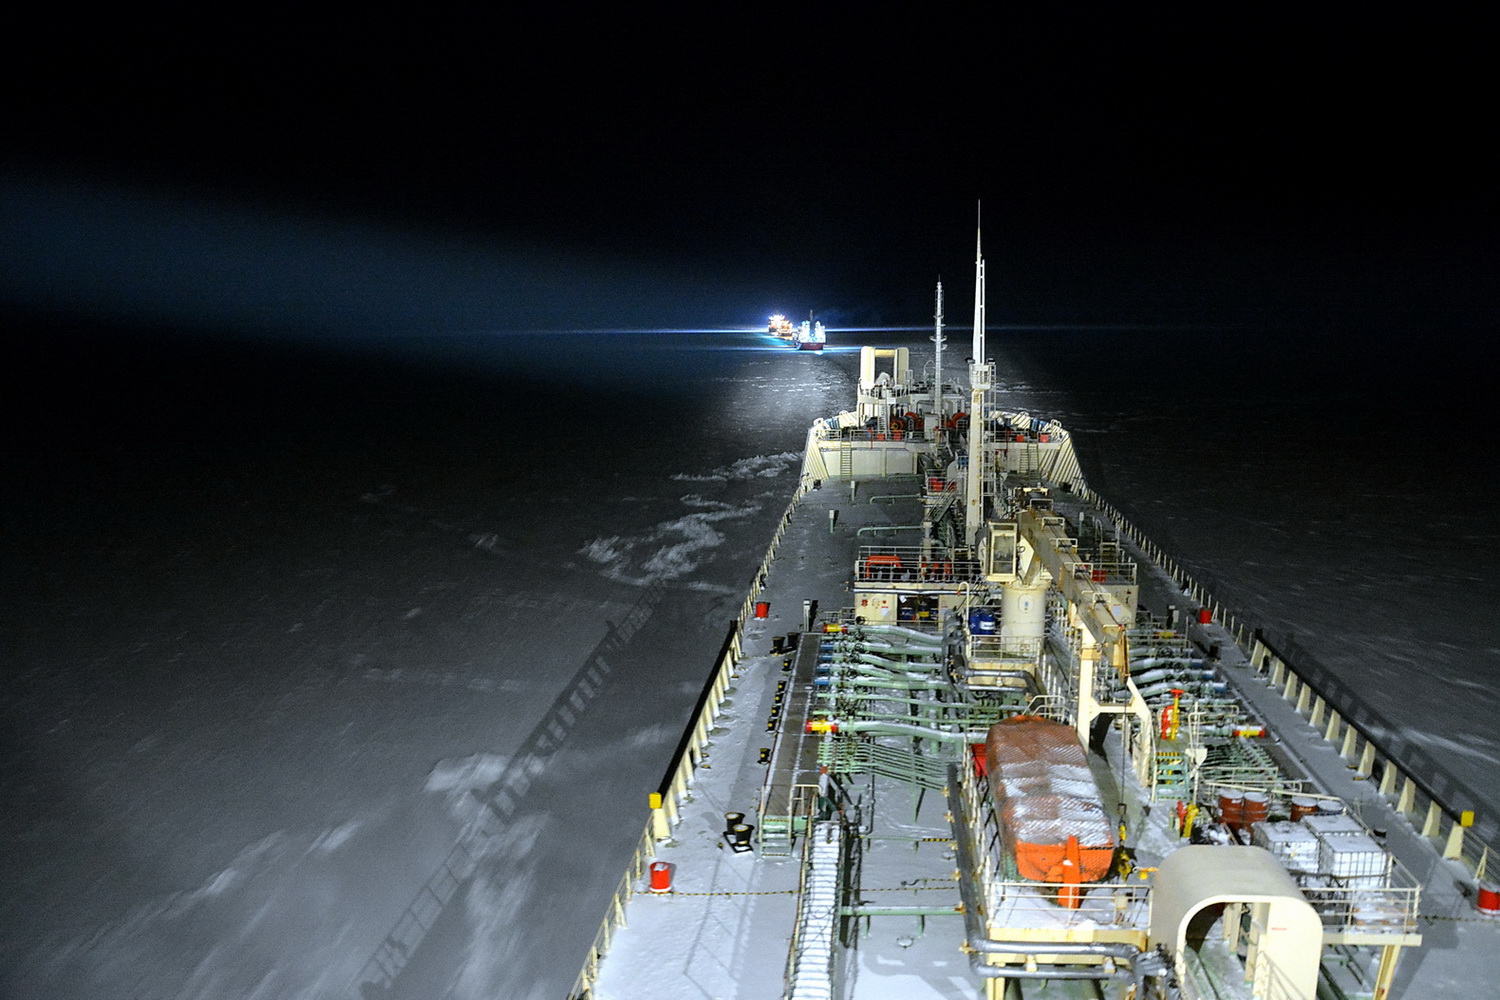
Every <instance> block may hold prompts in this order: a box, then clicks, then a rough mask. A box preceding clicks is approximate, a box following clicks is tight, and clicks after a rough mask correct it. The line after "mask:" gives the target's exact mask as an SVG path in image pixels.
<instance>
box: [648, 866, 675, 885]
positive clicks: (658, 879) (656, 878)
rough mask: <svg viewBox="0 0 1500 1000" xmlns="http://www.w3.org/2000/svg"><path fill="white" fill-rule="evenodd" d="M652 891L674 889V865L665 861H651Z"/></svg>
mask: <svg viewBox="0 0 1500 1000" xmlns="http://www.w3.org/2000/svg"><path fill="white" fill-rule="evenodd" d="M651 891H652V892H671V891H672V866H671V865H669V864H667V863H666V862H665V861H653V862H651Z"/></svg>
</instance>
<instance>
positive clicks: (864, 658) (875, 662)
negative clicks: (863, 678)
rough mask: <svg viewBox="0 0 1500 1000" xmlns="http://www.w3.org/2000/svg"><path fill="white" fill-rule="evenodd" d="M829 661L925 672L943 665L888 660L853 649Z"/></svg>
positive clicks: (940, 667) (938, 668)
mask: <svg viewBox="0 0 1500 1000" xmlns="http://www.w3.org/2000/svg"><path fill="white" fill-rule="evenodd" d="M829 662H831V663H834V664H853V663H865V664H868V665H870V666H872V667H882V668H884V669H886V670H916V671H920V672H924V673H931V672H933V671H935V670H940V669H942V666H943V665H942V664H941V663H931V662H928V663H923V662H919V661H912V660H906V661H902V660H888V659H886V658H885V657H884V656H876V655H875V654H874V653H856V652H854V651H853V650H849V651H846V652H844V653H842V654H840V655H838V656H836V657H835V658H834V659H833V660H831V661H829Z"/></svg>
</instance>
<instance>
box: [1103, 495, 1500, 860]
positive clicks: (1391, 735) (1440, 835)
mask: <svg viewBox="0 0 1500 1000" xmlns="http://www.w3.org/2000/svg"><path fill="white" fill-rule="evenodd" d="M1079 493H1080V495H1081V496H1082V497H1083V498H1084V499H1085V500H1088V501H1089V502H1091V503H1093V504H1094V505H1095V506H1096V507H1098V508H1099V509H1100V510H1101V511H1103V512H1104V513H1105V515H1106V516H1108V517H1109V518H1110V519H1111V520H1112V521H1113V522H1114V523H1115V526H1116V527H1117V528H1118V529H1119V530H1120V531H1121V532H1122V533H1124V534H1125V535H1127V536H1129V538H1130V539H1131V541H1132V542H1134V543H1135V545H1136V547H1137V548H1138V549H1139V550H1140V551H1141V552H1142V554H1144V555H1145V556H1146V557H1147V558H1148V559H1150V560H1152V561H1153V562H1154V563H1155V564H1156V565H1157V566H1158V567H1160V568H1161V569H1162V570H1164V571H1165V572H1167V573H1168V574H1169V575H1170V576H1171V578H1172V580H1173V582H1174V583H1175V584H1176V585H1178V586H1180V587H1182V589H1183V591H1184V593H1186V594H1188V595H1189V596H1191V597H1192V599H1193V600H1194V601H1196V602H1197V603H1198V604H1199V605H1200V606H1201V607H1202V608H1203V609H1204V610H1206V611H1208V612H1209V617H1210V619H1211V620H1212V621H1213V622H1216V623H1218V624H1219V625H1220V626H1221V627H1223V628H1224V630H1225V631H1226V632H1228V634H1229V637H1230V638H1231V639H1232V640H1233V641H1234V642H1235V643H1236V644H1237V645H1238V646H1239V647H1240V648H1241V649H1242V650H1244V652H1245V654H1246V656H1247V657H1248V659H1249V661H1250V664H1251V666H1252V668H1253V669H1255V671H1256V672H1257V673H1258V674H1260V675H1262V676H1266V677H1267V679H1268V680H1270V681H1271V683H1272V684H1273V685H1275V686H1277V687H1279V688H1280V690H1281V694H1282V697H1283V698H1285V699H1286V700H1287V701H1289V702H1292V703H1293V704H1294V705H1295V707H1296V709H1297V711H1298V713H1299V714H1302V715H1304V716H1305V717H1306V718H1307V719H1308V721H1309V723H1311V724H1312V725H1313V726H1314V727H1320V728H1322V729H1323V737H1324V739H1325V740H1326V741H1327V742H1329V743H1332V744H1334V745H1335V747H1337V748H1338V751H1339V753H1340V755H1341V756H1343V757H1344V759H1345V760H1347V761H1349V762H1350V764H1351V765H1353V766H1354V768H1355V770H1356V773H1357V774H1359V775H1360V776H1361V777H1364V778H1371V779H1376V780H1377V781H1378V783H1379V791H1380V795H1381V796H1382V797H1384V798H1387V799H1392V800H1394V801H1393V803H1392V804H1393V806H1394V808H1395V811H1396V812H1397V813H1399V814H1400V815H1401V816H1403V817H1404V818H1405V819H1406V820H1407V822H1408V823H1410V824H1411V826H1412V827H1413V829H1415V830H1417V831H1418V832H1419V833H1420V834H1421V835H1422V836H1424V837H1427V838H1430V839H1432V840H1434V841H1435V842H1436V844H1437V846H1438V847H1439V849H1440V851H1441V853H1442V855H1443V857H1444V858H1447V859H1448V860H1453V861H1460V862H1461V863H1463V864H1464V866H1465V867H1466V868H1467V869H1468V870H1469V872H1470V873H1471V874H1472V875H1473V877H1474V878H1476V879H1482V878H1484V877H1485V876H1486V868H1487V865H1488V862H1489V857H1490V855H1491V854H1494V853H1500V815H1496V814H1495V813H1494V811H1493V810H1492V808H1490V807H1487V804H1486V803H1485V801H1484V799H1483V798H1482V797H1481V796H1480V795H1479V793H1478V792H1477V791H1476V790H1475V789H1474V788H1472V787H1471V786H1470V785H1469V784H1468V783H1467V782H1465V781H1463V780H1461V779H1459V778H1458V777H1456V776H1455V775H1453V774H1452V773H1451V772H1450V771H1449V770H1448V769H1447V768H1445V767H1444V766H1443V765H1442V764H1441V762H1439V761H1438V760H1437V759H1436V758H1434V757H1433V756H1432V755H1431V754H1429V753H1427V752H1426V751H1425V750H1423V749H1422V748H1421V747H1418V746H1415V745H1413V744H1411V743H1410V742H1406V741H1403V740H1401V737H1400V734H1401V732H1402V727H1401V726H1399V725H1397V724H1395V723H1393V722H1392V721H1391V720H1389V719H1387V718H1386V717H1385V715H1384V714H1383V713H1381V712H1380V711H1379V710H1377V709H1376V708H1374V706H1372V705H1370V704H1369V703H1368V702H1367V701H1365V700H1364V699H1363V698H1362V697H1361V696H1360V695H1359V694H1358V692H1356V691H1355V690H1353V689H1352V688H1351V687H1350V686H1349V685H1348V684H1347V683H1346V682H1344V681H1342V680H1341V679H1339V678H1338V677H1337V675H1336V674H1334V673H1333V672H1332V671H1330V670H1329V669H1328V668H1327V667H1325V666H1324V665H1323V664H1322V663H1321V662H1319V661H1318V660H1317V658H1316V657H1315V656H1313V655H1312V654H1311V653H1309V652H1308V651H1306V650H1302V649H1298V650H1296V651H1295V655H1296V659H1297V662H1296V663H1293V662H1292V658H1291V652H1290V651H1291V649H1292V644H1291V643H1290V641H1288V640H1285V639H1282V640H1278V641H1277V642H1276V643H1273V642H1272V641H1271V639H1270V637H1269V634H1268V633H1267V631H1266V630H1265V629H1264V628H1261V627H1259V626H1256V625H1254V624H1252V623H1251V622H1250V621H1249V620H1247V619H1245V618H1243V617H1241V616H1240V615H1239V614H1237V613H1235V612H1234V611H1232V610H1230V609H1228V608H1226V607H1225V606H1224V605H1223V603H1222V602H1221V601H1219V600H1218V599H1217V598H1215V597H1214V595H1213V593H1212V592H1211V591H1210V590H1209V589H1208V588H1207V587H1205V586H1204V585H1203V584H1202V583H1200V582H1199V581H1198V580H1197V579H1195V578H1194V577H1193V575H1192V574H1191V573H1189V572H1188V571H1187V570H1186V569H1185V568H1184V567H1183V566H1182V564H1180V563H1179V562H1177V560H1175V559H1173V558H1172V557H1171V556H1169V555H1168V554H1167V553H1166V552H1164V551H1163V550H1162V549H1161V547H1160V546H1158V545H1157V544H1156V543H1155V542H1154V541H1152V540H1151V539H1150V538H1149V537H1148V536H1147V535H1146V534H1145V532H1143V531H1141V530H1140V529H1139V528H1138V527H1136V526H1135V525H1134V524H1133V523H1131V522H1130V520H1129V519H1128V518H1126V517H1125V515H1124V514H1122V513H1121V512H1120V511H1119V509H1118V508H1116V507H1115V506H1114V505H1113V504H1111V503H1109V501H1107V500H1105V499H1104V498H1103V497H1101V496H1099V495H1098V494H1097V493H1095V492H1094V491H1093V490H1092V489H1091V488H1090V487H1088V486H1086V485H1082V484H1080V485H1079ZM1284 650H1285V651H1286V652H1284ZM1356 719H1358V720H1362V721H1360V722H1356V721H1354V720H1356ZM1375 731H1379V732H1381V733H1382V734H1383V735H1382V736H1380V737H1375V736H1373V735H1372V733H1373V732H1375ZM1393 741H1395V742H1397V743H1401V744H1403V745H1401V746H1399V747H1394V743H1393ZM1393 747H1394V749H1395V750H1399V752H1400V754H1401V758H1400V759H1401V760H1403V761H1404V762H1405V763H1401V762H1398V758H1397V756H1396V752H1394V750H1393ZM1434 777H1438V778H1441V779H1442V780H1441V781H1440V782H1438V781H1434V780H1433V778H1434ZM1457 796H1463V798H1464V799H1465V800H1466V803H1459V802H1455V801H1454V799H1455V797H1457ZM1424 804H1425V808H1424ZM1445 820H1446V823H1445Z"/></svg>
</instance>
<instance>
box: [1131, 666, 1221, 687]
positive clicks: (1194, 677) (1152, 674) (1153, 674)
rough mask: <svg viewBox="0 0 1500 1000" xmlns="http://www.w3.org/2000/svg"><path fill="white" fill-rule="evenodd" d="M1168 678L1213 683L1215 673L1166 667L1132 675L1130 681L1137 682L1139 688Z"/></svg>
mask: <svg viewBox="0 0 1500 1000" xmlns="http://www.w3.org/2000/svg"><path fill="white" fill-rule="evenodd" d="M1168 677H1181V678H1183V679H1184V680H1190V681H1211V680H1213V679H1214V672H1213V671H1212V670H1170V669H1168V668H1166V667H1158V668H1157V669H1155V670H1147V671H1146V672H1145V673H1141V674H1131V675H1130V679H1131V680H1133V681H1135V683H1136V685H1137V686H1140V685H1142V684H1154V683H1155V682H1157V681H1159V680H1164V679H1165V678H1168Z"/></svg>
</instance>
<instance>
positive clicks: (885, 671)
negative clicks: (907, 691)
mask: <svg viewBox="0 0 1500 1000" xmlns="http://www.w3.org/2000/svg"><path fill="white" fill-rule="evenodd" d="M833 666H835V667H837V668H838V672H839V674H840V675H843V674H859V675H860V676H861V677H906V678H910V679H911V680H914V681H925V680H931V679H932V677H933V674H935V673H936V672H937V671H936V667H934V669H932V670H901V669H899V668H897V669H892V668H891V667H884V666H864V665H862V664H860V663H858V662H846V663H835V664H833Z"/></svg>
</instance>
